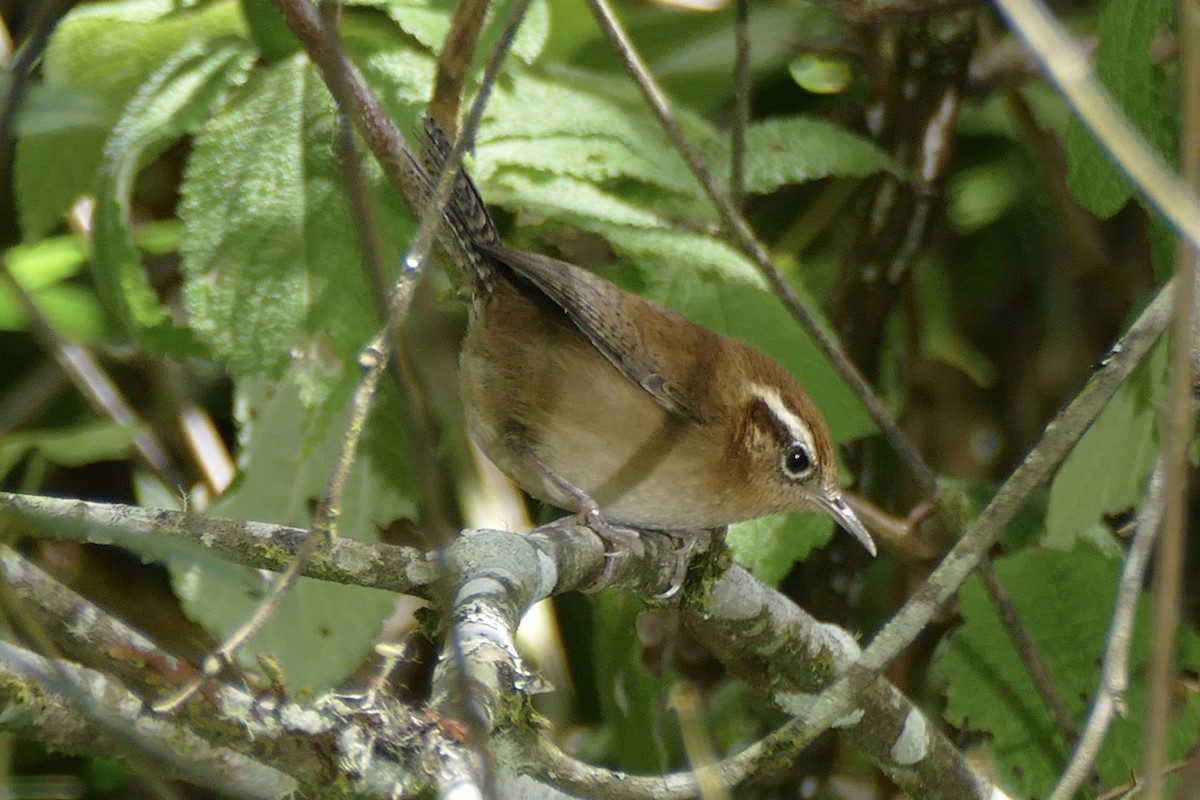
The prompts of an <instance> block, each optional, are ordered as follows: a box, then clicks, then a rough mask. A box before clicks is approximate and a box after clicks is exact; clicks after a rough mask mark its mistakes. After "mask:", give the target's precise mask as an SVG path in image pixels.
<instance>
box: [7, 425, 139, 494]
mask: <svg viewBox="0 0 1200 800" xmlns="http://www.w3.org/2000/svg"><path fill="white" fill-rule="evenodd" d="M135 436H137V429H136V428H131V427H129V426H126V425H119V424H117V423H115V422H111V421H109V420H99V421H93V422H86V423H83V424H81V425H77V426H74V427H69V428H52V429H48V430H30V431H20V432H17V433H10V434H6V435H5V436H3V437H0V479H3V478H5V477H6V476H7V475H8V473H9V472H10V471H11V470H12V468H13V467H14V466H16V465H17V464H18V463H19V462H20V461H21V460H22V459H24V458H25V457H26V456H27V455H29V454H30V453H37V454H38V455H39V456H41V457H42V458H45V459H46V460H47V461H49V462H51V463H53V464H58V465H60V466H64V467H79V466H83V465H85V464H93V463H95V462H97V461H122V460H124V459H126V458H129V456H130V454H131V453H132V451H133V440H134V437H135Z"/></svg>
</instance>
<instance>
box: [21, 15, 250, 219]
mask: <svg viewBox="0 0 1200 800" xmlns="http://www.w3.org/2000/svg"><path fill="white" fill-rule="evenodd" d="M176 6H177V4H176V3H173V2H171V0H125V2H112V3H87V4H80V5H79V6H77V7H76V8H75V9H74V10H72V11H71V13H70V14H68V15H67V16H66V17H65V18H63V20H62V21H61V22H60V23H59V24H58V26H57V27H56V28H55V30H54V35H53V36H52V37H51V39H50V42H49V44H48V46H47V48H46V55H45V59H44V83H45V86H46V87H47V88H48V89H53V90H63V91H69V92H72V93H74V94H77V95H85V96H87V97H89V98H91V100H92V101H93V102H94V103H96V104H98V105H99V106H100V107H101V108H102V109H103V110H104V114H105V115H106V116H107V120H108V123H111V122H112V121H115V120H116V119H117V116H118V115H119V114H120V112H121V110H122V109H124V107H125V104H126V103H127V102H128V101H129V100H130V98H132V97H133V96H134V94H135V93H136V92H137V91H138V89H139V88H140V87H141V86H142V84H143V83H145V82H146V80H147V79H149V77H150V76H151V75H153V74H154V73H155V72H156V71H158V70H159V68H160V67H161V66H162V65H163V64H164V63H165V62H167V61H168V60H170V59H171V58H173V57H175V56H176V54H177V53H179V51H180V50H182V49H184V48H185V46H187V45H188V44H189V43H193V42H202V41H207V40H210V39H213V38H217V37H221V36H227V35H231V34H232V35H239V34H241V33H242V31H243V23H242V17H241V14H240V13H239V11H238V7H237V4H236V3H234V2H232V0H214V1H213V2H211V3H206V4H204V5H203V6H202V7H200V8H196V9H194V10H192V9H187V10H176ZM108 123H106V124H105V125H104V126H102V127H90V126H89V127H87V128H84V129H80V130H69V131H65V132H59V133H43V134H39V135H30V136H25V137H23V138H22V139H21V140H20V141H19V142H18V144H17V156H16V174H15V190H16V200H17V208H18V211H19V212H20V222H21V229H22V233H23V235H24V236H25V238H26V240H32V239H37V238H39V237H41V236H42V235H44V234H45V233H46V232H47V231H49V230H50V229H52V228H53V227H54V226H56V225H57V224H58V223H59V221H60V220H61V219H62V215H63V212H64V211H65V210H66V209H67V207H68V206H69V205H70V203H71V202H72V201H73V200H74V199H75V198H76V197H78V196H79V195H80V194H84V193H91V192H94V191H95V188H96V187H95V181H96V176H97V170H98V169H99V165H100V160H101V155H102V152H103V145H104V141H105V138H106V137H107V134H108V131H107V124H108Z"/></svg>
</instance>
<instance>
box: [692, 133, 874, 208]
mask: <svg viewBox="0 0 1200 800" xmlns="http://www.w3.org/2000/svg"><path fill="white" fill-rule="evenodd" d="M727 153H728V148H724V147H723V148H722V149H721V152H720V157H719V158H714V159H712V160H713V161H714V163H729V156H728V155H727ZM885 169H897V170H898V168H897V167H895V165H894V164H893V162H892V159H891V157H890V156H889V155H888V154H887V153H885V152H883V151H882V150H880V149H879V147H878V146H877V145H876V144H875V143H874V142H872V141H871V140H870V139H867V138H864V137H862V136H859V135H858V134H856V133H852V132H851V131H848V130H846V129H845V128H842V127H840V126H838V125H835V124H833V123H832V122H829V121H827V120H824V119H817V118H813V117H775V118H772V119H767V120H763V121H761V122H756V123H754V124H752V125H751V126H750V128H749V129H748V130H747V131H746V188H747V189H749V190H750V191H752V192H759V193H763V194H765V193H767V192H771V191H773V190H775V189H778V188H779V187H780V186H784V185H786V184H790V183H802V182H804V181H811V180H816V179H818V178H827V177H830V176H847V177H856V178H858V177H863V176H866V175H870V174H872V173H875V172H880V171H881V170H885Z"/></svg>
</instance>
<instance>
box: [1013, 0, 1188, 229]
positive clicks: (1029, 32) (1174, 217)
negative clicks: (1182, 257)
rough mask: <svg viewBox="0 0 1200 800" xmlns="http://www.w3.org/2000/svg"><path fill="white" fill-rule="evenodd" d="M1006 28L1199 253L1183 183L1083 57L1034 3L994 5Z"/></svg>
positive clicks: (1075, 44)
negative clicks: (1026, 49)
mask: <svg viewBox="0 0 1200 800" xmlns="http://www.w3.org/2000/svg"><path fill="white" fill-rule="evenodd" d="M996 6H997V8H999V9H1000V13H1002V14H1003V15H1004V16H1005V17H1006V18H1007V19H1008V24H1009V26H1010V27H1011V28H1012V29H1013V30H1014V31H1015V32H1016V33H1017V35H1019V36H1020V37H1021V38H1022V39H1024V40H1025V43H1026V44H1027V45H1029V47H1030V48H1031V49H1032V50H1033V52H1034V55H1035V56H1036V57H1037V59H1038V60H1039V61H1041V63H1042V66H1043V67H1044V68H1045V70H1046V74H1047V76H1048V77H1049V78H1050V80H1052V81H1053V82H1054V84H1055V85H1056V86H1058V89H1059V91H1060V92H1061V93H1062V96H1063V98H1064V99H1065V100H1066V101H1067V103H1068V104H1069V105H1070V106H1071V108H1072V110H1074V112H1075V114H1076V116H1077V117H1078V118H1079V120H1080V122H1082V123H1083V124H1084V125H1085V126H1086V127H1087V128H1088V130H1089V131H1091V133H1092V135H1093V136H1095V137H1096V139H1097V141H1099V142H1100V144H1101V146H1102V147H1104V149H1105V150H1107V151H1108V152H1109V153H1110V154H1111V155H1112V157H1113V161H1114V163H1115V164H1116V166H1117V167H1119V168H1120V169H1121V170H1122V171H1123V172H1124V173H1125V174H1126V175H1127V176H1128V177H1129V179H1130V181H1131V182H1132V183H1133V185H1134V187H1135V188H1136V189H1137V190H1138V192H1139V193H1140V194H1141V195H1142V196H1143V197H1144V198H1145V199H1146V202H1148V203H1149V204H1150V205H1152V206H1154V207H1155V208H1157V209H1158V210H1159V211H1160V212H1161V213H1162V215H1163V216H1164V217H1166V219H1167V222H1169V223H1170V224H1171V227H1173V228H1174V229H1175V230H1176V231H1178V232H1179V234H1180V235H1181V236H1183V237H1184V238H1186V239H1187V240H1188V241H1189V242H1191V243H1192V246H1193V247H1197V248H1200V206H1197V204H1196V199H1195V197H1194V196H1193V194H1192V192H1191V191H1190V190H1189V189H1188V187H1187V186H1186V185H1185V183H1184V182H1183V181H1181V180H1180V179H1179V177H1178V176H1176V175H1175V174H1174V173H1173V172H1172V171H1171V168H1170V167H1168V166H1167V164H1166V162H1165V161H1163V158H1162V155H1161V154H1159V153H1158V152H1157V151H1156V150H1155V149H1154V148H1153V147H1151V146H1150V145H1149V144H1147V143H1146V140H1145V139H1144V138H1143V137H1142V136H1141V134H1140V133H1138V131H1137V129H1136V128H1135V127H1134V126H1133V124H1132V123H1131V122H1130V121H1129V118H1128V117H1126V116H1125V115H1124V114H1122V113H1121V111H1120V109H1118V108H1117V106H1116V104H1115V103H1114V102H1113V99H1112V97H1111V96H1110V95H1109V93H1108V92H1107V91H1106V90H1105V89H1104V87H1103V86H1102V85H1101V84H1100V82H1099V81H1098V80H1097V79H1096V77H1095V74H1094V72H1093V70H1092V67H1091V64H1090V63H1089V62H1088V59H1087V55H1086V54H1085V53H1084V52H1083V51H1082V50H1081V48H1080V47H1079V43H1078V42H1077V41H1076V40H1075V39H1074V37H1072V36H1071V35H1070V34H1069V33H1068V32H1067V31H1066V29H1064V28H1063V27H1062V26H1061V25H1060V24H1059V23H1058V21H1057V20H1056V19H1055V18H1054V16H1053V15H1052V14H1051V13H1050V12H1049V10H1048V9H1047V8H1046V7H1045V6H1044V5H1043V4H1042V3H1040V2H1038V0H996Z"/></svg>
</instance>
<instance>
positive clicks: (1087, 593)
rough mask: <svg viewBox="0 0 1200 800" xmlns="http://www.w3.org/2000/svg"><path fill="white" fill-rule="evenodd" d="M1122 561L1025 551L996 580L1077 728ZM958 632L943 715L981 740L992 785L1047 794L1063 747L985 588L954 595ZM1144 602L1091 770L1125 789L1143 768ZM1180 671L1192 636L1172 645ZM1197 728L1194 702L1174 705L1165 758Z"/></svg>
mask: <svg viewBox="0 0 1200 800" xmlns="http://www.w3.org/2000/svg"><path fill="white" fill-rule="evenodd" d="M1119 569H1120V561H1119V560H1118V559H1117V558H1116V557H1113V556H1107V555H1102V554H1101V553H1100V552H1098V551H1096V550H1094V549H1092V548H1091V547H1090V546H1086V545H1085V546H1082V547H1078V548H1076V549H1075V550H1073V551H1071V552H1062V551H1054V550H1050V551H1030V552H1026V553H1022V554H1020V555H1017V556H1014V557H1012V558H1006V559H1002V560H1000V561H997V563H996V573H997V575H998V576H999V577H1000V580H1001V581H1002V582H1003V583H1004V585H1005V587H1006V588H1007V589H1008V593H1009V595H1010V596H1011V597H1012V599H1013V602H1014V604H1015V606H1016V610H1017V612H1018V613H1019V614H1020V616H1021V620H1022V622H1023V624H1024V626H1025V628H1026V630H1027V631H1028V633H1029V635H1030V637H1031V638H1032V639H1033V642H1034V644H1035V645H1036V646H1037V648H1038V651H1039V652H1040V654H1041V656H1042V658H1043V660H1044V661H1045V663H1046V669H1047V672H1048V673H1049V675H1050V678H1051V679H1052V681H1053V682H1054V684H1055V686H1056V687H1057V689H1058V692H1059V694H1060V695H1061V696H1062V698H1063V700H1064V701H1065V702H1066V704H1067V707H1068V708H1069V709H1070V711H1071V713H1072V715H1073V716H1074V717H1075V719H1076V721H1077V722H1079V721H1081V720H1082V718H1083V715H1084V713H1085V712H1086V709H1087V707H1088V703H1089V702H1090V698H1091V697H1092V695H1093V694H1094V692H1095V691H1096V686H1097V681H1098V675H1099V669H1098V665H1099V663H1100V658H1101V656H1102V653H1103V651H1104V643H1105V642H1104V640H1105V637H1106V635H1107V633H1108V625H1109V617H1110V615H1111V613H1112V604H1113V602H1114V599H1115V597H1116V584H1117V575H1118V571H1119ZM960 610H961V613H962V617H963V623H962V626H961V627H960V628H959V629H958V630H956V631H955V632H954V634H953V635H952V636H950V638H949V639H948V641H947V642H946V647H945V649H944V651H943V653H942V655H941V659H940V664H941V667H942V669H943V670H944V671H945V674H946V676H947V678H948V684H947V690H946V711H945V715H946V718H947V719H948V720H949V721H950V722H951V724H953V725H956V726H959V727H966V728H969V729H971V730H975V731H983V732H986V733H987V734H989V736H990V741H989V744H988V749H989V751H990V753H991V760H992V762H993V763H994V764H995V767H996V769H997V770H998V774H999V777H1000V783H1001V785H1003V786H1006V787H1008V788H1009V789H1011V790H1015V793H1016V794H1017V795H1019V796H1021V797H1045V796H1046V795H1047V794H1048V793H1049V790H1050V788H1051V787H1052V786H1053V785H1054V781H1055V780H1056V779H1057V777H1058V774H1059V772H1060V771H1061V770H1062V767H1063V765H1064V764H1065V763H1066V761H1067V757H1068V755H1069V749H1068V746H1067V744H1066V743H1064V742H1063V741H1062V739H1061V738H1060V737H1059V736H1058V734H1057V733H1056V732H1055V730H1054V726H1053V725H1052V723H1051V721H1050V717H1049V714H1047V712H1046V710H1045V708H1044V706H1043V704H1042V702H1041V700H1040V699H1039V697H1038V694H1037V692H1036V691H1035V690H1034V687H1033V681H1032V679H1031V678H1030V677H1029V672H1028V670H1027V669H1026V667H1025V666H1024V664H1023V662H1022V656H1021V655H1020V654H1018V653H1017V651H1016V650H1015V649H1014V648H1013V646H1012V643H1011V641H1010V640H1009V638H1008V635H1007V634H1006V633H1005V632H1004V629H1003V627H1002V626H1001V624H1000V621H999V619H998V617H997V616H996V609H995V606H994V604H992V602H991V601H990V600H989V599H988V597H987V594H986V592H985V591H984V589H983V586H982V585H981V584H980V583H979V581H978V580H977V579H971V580H970V581H968V583H967V584H966V585H964V587H963V591H962V593H961V595H960ZM1149 622H1150V608H1149V603H1148V602H1145V601H1143V602H1142V603H1141V604H1140V605H1139V606H1138V611H1137V632H1135V634H1134V636H1133V642H1132V649H1131V658H1130V687H1129V692H1128V693H1127V695H1126V700H1127V702H1128V711H1127V713H1126V714H1124V715H1123V717H1122V718H1118V719H1116V720H1114V721H1113V724H1112V728H1111V729H1110V731H1109V734H1108V738H1107V740H1106V741H1105V744H1104V748H1103V749H1102V750H1101V752H1100V758H1099V760H1098V761H1097V763H1096V768H1097V770H1098V772H1099V774H1100V778H1101V781H1102V783H1103V784H1105V785H1107V786H1117V785H1123V784H1125V783H1126V782H1127V781H1128V780H1129V777H1130V775H1133V774H1136V773H1138V772H1139V771H1140V770H1141V769H1142V766H1143V764H1142V761H1143V755H1142V754H1143V752H1144V750H1143V744H1144V743H1143V732H1144V731H1143V728H1144V718H1143V715H1144V713H1145V708H1146V669H1147V658H1148V653H1147V651H1148V648H1147V645H1146V642H1147V641H1148V638H1147V637H1146V636H1145V635H1144V633H1143V632H1144V631H1146V630H1147V629H1148V627H1149ZM1176 664H1177V666H1178V668H1179V669H1180V670H1186V671H1188V672H1195V671H1196V670H1197V669H1200V637H1197V636H1196V634H1195V632H1194V631H1192V630H1191V629H1183V630H1181V631H1180V632H1179V635H1178V638H1177V661H1176ZM1198 730H1200V701H1198V698H1197V697H1196V695H1195V694H1194V693H1193V694H1189V695H1188V696H1187V697H1186V698H1182V699H1181V701H1180V704H1179V708H1178V709H1177V710H1176V713H1175V714H1174V715H1173V717H1172V721H1171V724H1170V727H1169V736H1170V748H1169V749H1170V752H1169V755H1168V760H1174V759H1178V758H1182V757H1183V756H1184V754H1185V753H1186V752H1187V749H1188V747H1189V746H1190V745H1191V744H1192V743H1193V742H1195V740H1196V735H1197V732H1198Z"/></svg>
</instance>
